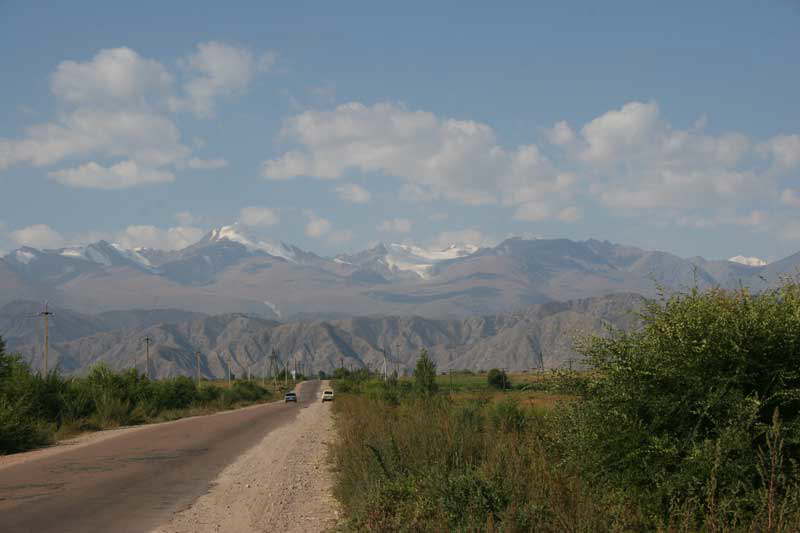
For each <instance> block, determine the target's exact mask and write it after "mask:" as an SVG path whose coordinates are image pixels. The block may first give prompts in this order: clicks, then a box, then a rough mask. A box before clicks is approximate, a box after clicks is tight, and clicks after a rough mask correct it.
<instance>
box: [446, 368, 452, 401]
mask: <svg viewBox="0 0 800 533" xmlns="http://www.w3.org/2000/svg"><path fill="white" fill-rule="evenodd" d="M447 373H448V374H450V394H451V395H452V394H453V369H452V368H449V369H448V370H447Z"/></svg>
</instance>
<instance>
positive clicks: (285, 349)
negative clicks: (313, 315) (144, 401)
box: [0, 294, 643, 378]
mask: <svg viewBox="0 0 800 533" xmlns="http://www.w3.org/2000/svg"><path fill="white" fill-rule="evenodd" d="M642 302H643V298H642V297H641V296H639V295H635V294H614V295H609V296H601V297H596V298H588V299H582V300H573V301H568V302H549V303H544V304H537V305H533V306H528V307H527V308H525V309H523V310H521V311H517V312H509V313H498V314H494V315H486V316H473V317H469V318H463V319H457V318H451V319H430V318H423V317H419V316H411V317H409V316H371V317H354V318H346V319H336V320H304V321H294V322H279V321H276V320H270V319H267V318H263V317H258V316H250V315H246V314H241V313H232V314H224V315H217V316H203V315H199V314H194V315H192V314H188V313H186V312H184V311H176V310H165V311H116V312H111V313H108V312H106V313H101V314H98V315H84V314H80V313H75V312H72V311H69V310H66V309H61V308H58V307H56V308H53V312H54V316H53V329H52V333H53V335H52V337H51V345H50V352H49V365H50V368H53V367H57V368H58V369H59V370H60V371H62V372H64V373H76V372H77V373H80V372H83V371H85V370H86V369H87V368H89V367H90V366H92V365H94V364H96V363H99V362H105V363H106V364H108V365H109V366H111V367H112V368H115V369H120V370H121V369H126V368H137V369H138V370H139V371H142V372H143V371H144V369H145V360H146V355H145V350H146V347H145V341H144V339H145V337H148V338H149V339H150V341H151V344H150V348H149V350H150V357H151V365H150V374H151V376H156V377H161V378H163V377H167V376H176V375H188V376H194V375H195V372H196V368H197V367H196V356H195V354H196V353H198V352H199V355H200V357H199V360H200V371H201V374H202V375H203V376H205V377H217V378H222V377H225V376H226V375H227V372H228V368H230V370H231V373H232V374H234V375H238V376H244V375H247V374H248V372H250V373H251V374H252V375H254V376H263V375H266V374H269V373H270V366H269V365H270V364H271V362H270V361H269V355H270V354H272V353H275V355H276V359H275V360H274V361H273V362H274V363H275V364H277V365H278V366H279V367H281V368H283V366H284V365H286V366H287V367H288V368H289V369H295V368H297V369H298V370H300V371H302V372H305V373H315V372H318V371H320V370H322V371H326V372H330V371H332V370H333V369H334V368H336V367H339V366H344V367H349V368H364V367H369V368H371V369H373V370H377V371H381V370H382V369H383V364H384V355H385V356H386V366H387V371H389V372H391V371H393V370H396V371H398V372H399V373H401V374H402V373H407V372H408V371H409V370H410V369H412V368H413V367H414V364H415V362H416V358H417V357H418V355H419V353H420V350H422V349H423V348H425V349H427V350H428V352H429V353H430V354H431V356H432V357H433V359H434V360H435V361H436V362H437V365H438V368H439V369H440V370H442V371H446V370H448V369H464V368H467V369H473V370H478V369H488V368H492V367H501V368H506V369H508V370H530V369H539V368H556V367H562V366H564V365H565V364H567V362H568V361H570V360H572V359H574V358H576V357H577V354H576V353H575V350H574V345H573V341H574V340H575V339H576V338H578V337H581V336H583V335H587V334H600V333H602V332H603V331H604V330H605V327H606V326H607V325H612V326H615V327H617V328H622V329H630V328H631V327H633V326H634V325H635V324H636V323H637V321H638V317H637V315H636V311H637V310H638V309H639V307H640V306H641V304H642ZM33 311H35V303H33V302H13V303H11V304H7V305H6V306H4V307H3V308H2V309H0V331H6V332H8V331H11V332H12V334H11V335H9V336H8V337H7V340H8V342H9V348H10V349H11V350H12V351H15V352H19V353H21V354H22V355H23V357H24V358H25V359H27V360H28V361H29V362H30V363H31V364H32V366H33V367H34V368H40V367H41V364H42V349H41V343H40V342H37V340H38V339H40V338H41V336H40V333H41V332H40V331H37V330H36V322H35V321H33V320H31V319H26V318H19V317H20V316H25V313H30V312H33ZM273 373H274V367H273Z"/></svg>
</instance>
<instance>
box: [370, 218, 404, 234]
mask: <svg viewBox="0 0 800 533" xmlns="http://www.w3.org/2000/svg"><path fill="white" fill-rule="evenodd" d="M378 231H384V232H387V233H408V232H409V231H411V221H410V220H408V219H407V218H393V219H388V220H384V221H383V222H381V223H380V225H379V226H378Z"/></svg>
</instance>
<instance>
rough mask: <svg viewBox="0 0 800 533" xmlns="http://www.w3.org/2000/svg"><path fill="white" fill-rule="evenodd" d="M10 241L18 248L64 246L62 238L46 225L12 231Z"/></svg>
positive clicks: (35, 225)
mask: <svg viewBox="0 0 800 533" xmlns="http://www.w3.org/2000/svg"><path fill="white" fill-rule="evenodd" d="M10 237H11V240H12V241H14V243H16V244H17V245H19V246H30V247H32V248H60V247H62V246H64V243H65V239H64V237H63V236H62V235H61V234H60V233H59V232H57V231H56V230H54V229H53V228H51V227H50V226H48V225H47V224H34V225H32V226H28V227H25V228H22V229H18V230H15V231H12V232H11V234H10Z"/></svg>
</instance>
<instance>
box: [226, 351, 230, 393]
mask: <svg viewBox="0 0 800 533" xmlns="http://www.w3.org/2000/svg"><path fill="white" fill-rule="evenodd" d="M227 354H228V386H230V384H231V352H227Z"/></svg>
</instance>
